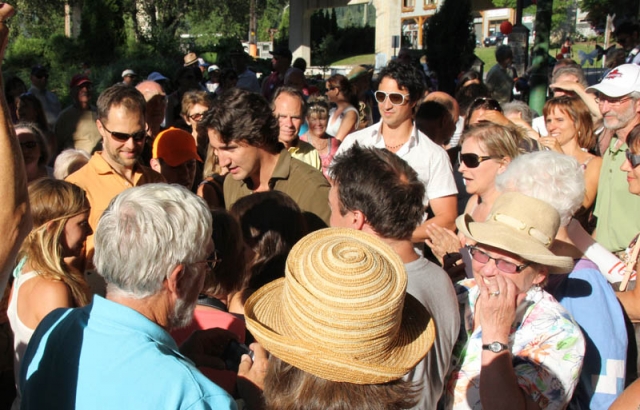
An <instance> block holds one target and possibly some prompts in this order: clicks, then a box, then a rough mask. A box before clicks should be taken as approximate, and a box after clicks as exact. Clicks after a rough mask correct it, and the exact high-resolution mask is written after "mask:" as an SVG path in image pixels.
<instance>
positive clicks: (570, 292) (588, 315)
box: [547, 259, 628, 410]
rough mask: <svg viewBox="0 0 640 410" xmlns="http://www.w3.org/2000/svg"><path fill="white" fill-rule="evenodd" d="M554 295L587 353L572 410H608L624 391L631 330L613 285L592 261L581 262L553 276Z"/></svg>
mask: <svg viewBox="0 0 640 410" xmlns="http://www.w3.org/2000/svg"><path fill="white" fill-rule="evenodd" d="M547 290H548V291H549V293H551V294H552V295H553V296H554V297H555V298H556V299H557V300H558V302H560V304H561V305H562V306H564V308H565V309H567V310H568V311H569V313H571V315H572V316H573V318H574V319H575V320H576V322H577V323H578V325H580V328H581V329H582V333H583V334H584V337H585V342H586V350H585V356H584V363H583V365H582V372H581V373H580V381H579V382H578V386H577V387H576V390H575V392H574V394H573V398H572V400H571V403H570V404H569V407H568V408H569V409H594V410H597V409H608V408H609V407H610V406H611V404H612V403H613V401H614V400H615V399H616V397H618V395H620V393H622V391H623V390H624V378H625V365H626V359H627V345H628V338H627V329H626V327H625V324H624V316H623V314H622V308H621V306H620V303H619V302H618V299H617V298H616V295H615V293H614V292H613V290H612V289H611V286H610V285H609V283H608V282H607V281H606V279H605V278H604V277H603V276H602V274H601V273H600V271H598V267H597V266H596V265H595V264H594V263H593V262H591V261H589V260H586V259H580V260H578V261H577V263H576V265H575V267H574V269H573V271H572V272H571V273H570V274H569V275H567V276H564V275H551V276H550V277H549V286H548V287H547Z"/></svg>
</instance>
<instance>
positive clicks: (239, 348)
mask: <svg viewBox="0 0 640 410" xmlns="http://www.w3.org/2000/svg"><path fill="white" fill-rule="evenodd" d="M243 354H246V355H249V357H251V360H253V351H252V350H251V349H249V348H248V347H247V345H245V344H243V343H239V342H238V341H236V340H232V341H230V342H229V344H228V345H227V347H226V348H225V349H224V352H222V357H221V358H222V360H223V361H224V366H225V368H226V369H227V370H231V371H234V372H237V371H238V366H239V365H240V358H241V357H242V355H243Z"/></svg>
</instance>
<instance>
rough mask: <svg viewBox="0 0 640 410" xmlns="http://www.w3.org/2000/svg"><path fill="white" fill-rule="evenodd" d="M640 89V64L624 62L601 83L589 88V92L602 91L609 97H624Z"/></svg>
mask: <svg viewBox="0 0 640 410" xmlns="http://www.w3.org/2000/svg"><path fill="white" fill-rule="evenodd" d="M634 91H640V66H639V65H637V64H622V65H619V66H618V67H616V68H614V69H613V70H611V71H609V72H608V73H607V75H606V76H605V77H604V78H603V79H602V81H601V82H600V84H596V85H593V86H591V87H588V88H587V92H600V93H602V94H604V95H606V96H607V97H613V98H618V97H623V96H625V95H627V94H630V93H632V92H634Z"/></svg>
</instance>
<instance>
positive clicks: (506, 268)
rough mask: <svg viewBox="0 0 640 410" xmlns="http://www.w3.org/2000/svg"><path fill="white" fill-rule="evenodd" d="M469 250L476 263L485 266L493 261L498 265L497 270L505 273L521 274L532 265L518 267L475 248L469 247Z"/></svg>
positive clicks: (526, 264)
mask: <svg viewBox="0 0 640 410" xmlns="http://www.w3.org/2000/svg"><path fill="white" fill-rule="evenodd" d="M467 249H469V253H471V257H472V258H473V260H474V261H476V262H478V263H481V264H483V265H484V264H486V263H489V261H490V260H491V259H493V260H494V262H495V263H496V268H498V270H500V271H502V272H504V273H520V272H522V270H523V269H524V268H526V267H527V266H529V265H530V263H525V264H522V265H518V264H515V263H513V262H509V261H507V260H504V259H500V258H494V257H492V256H489V254H488V253H486V252H483V251H481V250H480V249H478V248H476V247H475V246H468V245H467Z"/></svg>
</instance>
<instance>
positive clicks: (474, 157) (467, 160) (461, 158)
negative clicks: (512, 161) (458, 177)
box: [458, 152, 500, 168]
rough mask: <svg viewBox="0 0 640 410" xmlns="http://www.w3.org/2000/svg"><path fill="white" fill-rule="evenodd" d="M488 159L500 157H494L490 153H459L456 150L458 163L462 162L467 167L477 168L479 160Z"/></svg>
mask: <svg viewBox="0 0 640 410" xmlns="http://www.w3.org/2000/svg"><path fill="white" fill-rule="evenodd" d="M488 159H500V157H495V156H492V155H486V156H480V155H478V154H473V153H469V154H461V153H460V152H458V163H459V164H464V165H465V166H466V167H467V168H478V166H480V163H481V162H484V161H486V160H488Z"/></svg>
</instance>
